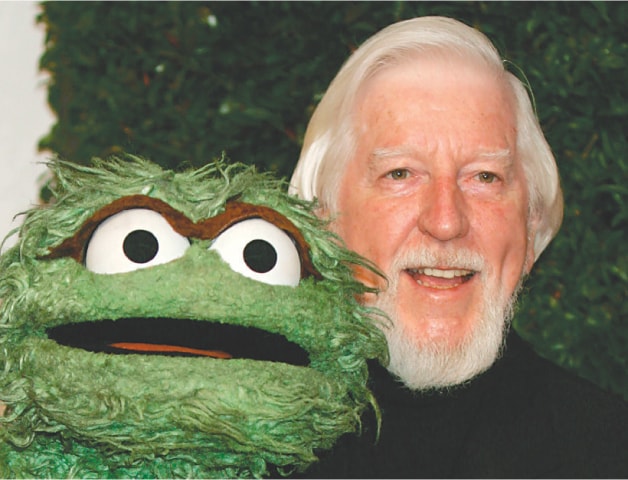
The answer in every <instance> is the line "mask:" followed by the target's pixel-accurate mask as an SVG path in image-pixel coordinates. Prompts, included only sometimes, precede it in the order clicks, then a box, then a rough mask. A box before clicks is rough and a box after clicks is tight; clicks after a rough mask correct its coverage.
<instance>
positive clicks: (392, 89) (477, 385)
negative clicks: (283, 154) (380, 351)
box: [291, 17, 628, 478]
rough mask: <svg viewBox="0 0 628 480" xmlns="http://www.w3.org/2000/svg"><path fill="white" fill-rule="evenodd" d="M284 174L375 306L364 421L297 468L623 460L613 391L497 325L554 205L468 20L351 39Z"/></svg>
mask: <svg viewBox="0 0 628 480" xmlns="http://www.w3.org/2000/svg"><path fill="white" fill-rule="evenodd" d="M291 188H292V191H293V193H295V194H298V195H300V196H301V197H303V198H307V199H312V198H318V200H319V202H320V214H321V215H323V216H325V217H329V218H330V219H331V220H332V223H331V228H333V229H334V231H336V232H337V233H338V234H339V236H340V237H341V238H342V239H343V240H344V241H345V242H346V244H347V245H348V246H349V247H350V248H352V249H353V250H355V251H357V252H358V253H360V254H362V255H363V256H365V257H366V258H368V259H369V260H371V261H372V262H373V263H374V264H375V265H376V266H377V267H378V268H379V269H380V270H381V271H382V273H383V274H384V276H385V280H384V279H383V277H378V276H375V275H372V274H369V273H368V272H364V271H357V272H356V275H357V276H358V277H359V278H361V279H362V280H363V281H364V282H365V283H366V284H368V285H371V286H373V287H376V288H377V289H378V290H379V294H377V295H375V294H373V295H371V296H367V297H365V298H364V302H365V303H367V304H370V305H373V306H376V307H378V308H379V309H381V310H383V311H384V312H386V313H387V315H388V317H389V318H390V324H384V325H382V328H383V330H384V332H385V334H386V336H387V339H388V344H389V350H390V364H389V365H387V369H383V368H379V367H375V368H373V371H372V388H373V391H374V393H375V396H376V398H377V399H378V401H379V404H380V406H381V410H382V427H381V432H379V436H378V435H377V434H376V433H375V431H374V430H375V427H374V426H373V425H372V423H370V422H368V421H366V420H365V427H364V430H365V433H364V434H363V435H362V436H361V437H358V438H355V437H349V438H345V439H343V441H341V442H340V444H339V445H338V446H337V448H336V449H335V451H334V452H333V454H332V455H330V456H328V457H325V458H323V459H322V461H321V463H320V465H319V466H318V467H317V468H316V469H314V471H313V472H311V473H312V474H313V475H315V476H334V477H359V478H366V477H397V478H399V477H539V476H541V477H567V476H568V477H610V476H612V477H625V476H626V475H628V455H627V454H626V452H628V439H627V438H628V437H627V435H626V430H627V429H628V423H627V418H628V413H627V409H626V404H625V403H624V402H622V401H621V400H619V399H617V398H615V397H613V396H611V395H609V394H606V393H604V392H601V391H599V390H598V389H597V388H595V387H594V386H592V385H591V384H589V383H588V382H585V381H584V380H581V379H578V378H577V377H574V376H572V375H570V374H568V373H567V372H564V371H562V370H561V369H559V368H557V367H556V366H554V365H552V364H550V363H549V362H546V361H545V360H543V359H541V358H540V357H538V356H537V355H536V354H535V353H534V352H533V351H532V350H531V349H530V348H529V347H528V346H527V345H526V344H525V343H524V342H523V341H522V340H521V339H520V338H519V337H517V335H516V334H515V333H514V332H509V325H510V320H511V318H512V314H513V306H514V304H515V302H516V297H517V293H518V291H519V289H520V287H521V284H522V281H523V279H524V277H525V276H526V275H527V274H528V273H529V272H530V269H531V268H532V266H533V264H534V262H535V260H536V259H537V258H538V257H539V255H540V254H541V252H542V251H543V249H544V248H545V247H546V246H547V244H548V243H549V242H550V240H551V239H552V238H553V237H554V235H555V234H556V232H557V231H558V229H559V226H560V223H561V220H562V208H563V205H562V194H561V190H560V184H559V177H558V171H557V168H556V164H555V161H554V158H553V155H552V153H551V150H550V148H549V146H548V145H547V142H546V141H545V138H544V136H543V133H542V132H541V129H540V127H539V124H538V121H537V119H536V117H535V114H534V112H533V109H532V107H531V104H530V100H529V98H528V95H527V92H526V89H525V88H524V86H523V85H522V84H521V82H520V81H519V80H518V79H517V78H516V77H514V76H513V75H512V74H510V73H509V72H507V71H506V70H505V69H504V66H503V62H502V59H501V58H500V56H499V54H498V53H497V51H496V50H495V48H494V47H493V45H492V44H491V43H490V41H489V40H488V39H487V38H486V37H485V36H484V35H482V34H481V33H479V32H478V31H476V30H474V29H472V28H470V27H468V26H466V25H464V24H462V23H460V22H457V21H455V20H452V19H447V18H441V17H422V18H416V19H412V20H408V21H404V22H400V23H397V24H394V25H391V26H389V27H388V28H386V29H384V30H382V31H381V32H379V33H378V34H376V35H375V36H373V37H372V38H371V39H369V40H368V41H367V42H365V43H364V44H363V45H362V46H361V47H360V48H359V49H358V50H357V51H356V52H355V53H354V54H353V55H352V56H351V57H350V58H349V60H348V61H347V62H346V64H345V65H344V66H343V67H342V69H341V70H340V72H339V73H338V75H337V76H336V78H335V79H334V80H333V82H332V83H331V85H330V87H329V89H328V91H327V92H326V94H325V96H324V97H323V99H322V100H321V102H320V104H319V106H318V108H317V110H316V112H315V113H314V115H313V117H312V119H311V122H310V124H309V127H308V130H307V132H306V136H305V141H304V146H303V150H302V155H301V158H300V160H299V163H298V165H297V167H296V170H295V173H294V176H293V178H292V181H291ZM377 436H378V438H377V439H376V438H375V437H377Z"/></svg>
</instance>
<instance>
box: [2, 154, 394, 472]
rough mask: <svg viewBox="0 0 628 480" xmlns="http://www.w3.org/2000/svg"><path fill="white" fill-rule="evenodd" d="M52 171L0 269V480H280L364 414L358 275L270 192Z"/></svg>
mask: <svg viewBox="0 0 628 480" xmlns="http://www.w3.org/2000/svg"><path fill="white" fill-rule="evenodd" d="M50 166H51V169H52V170H53V173H54V178H55V179H56V180H55V181H56V186H55V195H54V197H55V198H54V200H53V201H52V202H51V203H50V205H47V206H45V207H42V208H35V209H32V210H30V211H29V212H27V213H26V216H25V219H24V222H23V225H22V227H21V228H20V236H19V240H18V243H17V244H16V245H15V246H14V247H13V248H11V249H10V250H8V251H7V252H6V253H5V254H4V255H3V256H2V257H1V258H0V298H1V299H2V300H1V302H2V304H1V306H0V410H1V411H2V416H1V417H0V477H40V478H41V477H57V478H58V477H81V478H86V477H99V478H105V477H109V478H112V477H127V478H130V477H133V478H140V477H151V478H153V477H169V478H174V477H205V478H208V477H261V476H266V475H276V474H285V473H290V472H294V471H301V470H303V469H305V468H306V467H307V466H308V465H310V464H312V463H313V462H315V461H316V454H317V452H318V451H320V450H322V449H328V448H330V447H331V446H332V445H333V444H334V442H335V440H336V439H337V438H338V437H339V436H340V435H342V434H343V433H346V432H350V431H355V430H357V429H359V425H360V421H359V418H360V415H361V413H362V412H363V411H364V410H365V409H367V408H375V409H376V406H375V403H374V400H373V399H372V396H371V394H370V392H369V390H368V388H367V386H366V381H367V375H368V373H367V359H377V360H379V361H381V362H386V355H387V353H386V347H385V341H384V339H383V336H382V335H381V333H380V329H379V328H378V326H377V325H376V322H379V321H381V320H380V319H379V318H378V317H377V315H376V314H375V312H372V311H370V310H368V309H366V308H364V307H362V306H360V305H359V303H358V302H357V301H356V298H357V297H358V296H359V295H360V294H362V293H364V292H365V288H364V287H363V286H362V285H361V284H359V283H357V282H356V281H354V280H353V275H352V274H353V271H354V270H353V269H354V268H356V267H357V268H359V267H364V266H365V264H364V263H362V262H361V260H360V259H359V258H357V257H356V256H355V255H353V254H352V253H351V252H348V251H347V250H345V249H343V248H342V247H341V246H340V245H339V242H338V241H337V240H336V238H335V237H334V236H333V235H332V234H330V233H328V231H327V230H326V229H325V228H324V227H325V226H324V225H323V224H322V223H321V222H320V221H319V220H317V218H316V217H315V215H314V214H313V213H312V206H311V205H310V204H307V203H305V202H302V201H300V200H297V199H295V198H292V197H290V196H288V195H287V194H286V193H285V188H284V187H285V185H284V183H283V182H281V181H278V180H275V179H273V178H271V177H270V176H268V175H265V174H260V173H256V172H255V171H254V169H253V168H252V167H246V166H243V165H240V164H228V163H226V161H225V160H218V161H216V162H215V163H212V164H210V165H207V166H205V167H203V168H200V169H197V170H189V171H184V172H173V171H169V170H164V169H162V168H160V167H159V166H157V165H155V164H153V163H150V162H148V161H146V160H143V159H140V158H136V157H131V156H124V157H122V158H112V159H109V160H107V161H101V160H95V161H94V163H93V165H92V166H89V167H84V166H79V165H75V164H70V163H66V162H63V161H60V160H56V161H52V162H51V164H50Z"/></svg>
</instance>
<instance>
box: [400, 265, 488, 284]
mask: <svg viewBox="0 0 628 480" xmlns="http://www.w3.org/2000/svg"><path fill="white" fill-rule="evenodd" d="M405 272H406V273H407V274H408V275H410V276H411V277H412V278H413V279H414V281H415V282H417V283H418V284H419V285H424V286H426V287H430V288H436V289H447V288H454V287H457V286H458V285H461V284H463V283H466V282H468V281H469V280H471V278H472V277H473V276H474V275H475V274H476V273H477V272H476V271H474V270H466V269H454V268H449V269H439V268H427V267H426V268H408V269H406V270H405Z"/></svg>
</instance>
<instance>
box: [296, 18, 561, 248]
mask: <svg viewBox="0 0 628 480" xmlns="http://www.w3.org/2000/svg"><path fill="white" fill-rule="evenodd" d="M434 53H436V54H442V55H448V56H452V55H453V56H462V57H464V58H472V59H474V61H477V62H478V63H480V64H481V65H483V66H485V67H486V68H488V69H491V70H492V71H494V72H497V73H498V74H499V75H500V76H501V77H502V78H503V80H504V82H505V84H506V86H509V87H510V89H511V91H512V95H513V99H514V108H515V112H516V122H517V149H518V152H519V156H520V159H521V162H522V165H523V169H524V172H525V176H526V180H527V184H528V197H529V213H530V215H533V216H534V217H535V218H536V219H537V221H538V223H537V225H538V227H537V229H536V232H535V238H534V253H535V259H536V258H538V256H539V255H540V254H541V252H542V251H543V250H544V249H545V247H547V245H548V244H549V242H550V241H551V240H552V238H553V237H554V236H555V235H556V233H557V232H558V229H559V228H560V224H561V222H562V216H563V198H562V192H561V189H560V179H559V175H558V168H557V167H556V162H555V160H554V156H553V154H552V151H551V149H550V147H549V145H548V144H547V141H546V140H545V137H544V136H543V132H542V131H541V128H540V126H539V123H538V119H537V118H536V114H535V112H534V109H533V107H532V104H531V102H530V98H529V96H528V92H527V90H526V87H525V86H524V85H523V84H522V82H521V81H520V80H519V79H518V78H517V77H515V76H514V75H513V74H511V73H510V72H508V71H507V70H506V69H505V67H504V62H503V61H502V59H501V57H500V55H499V53H498V52H497V50H496V49H495V47H494V46H493V44H492V43H491V42H490V40H488V38H487V37H486V36H485V35H484V34H482V33H480V32H479V31H477V30H475V29H473V28H471V27H469V26H467V25H465V24H464V23H461V22H459V21H457V20H453V19H451V18H446V17H419V18H413V19H410V20H405V21H402V22H398V23H395V24H393V25H390V26H389V27H387V28H385V29H383V30H381V31H380V32H379V33H377V34H375V35H374V36H372V37H371V38H370V39H368V40H367V41H366V42H364V44H362V45H361V46H360V48H358V49H357V50H356V51H355V52H354V53H353V54H352V55H351V56H350V57H349V59H348V60H347V61H346V63H345V64H344V65H343V66H342V68H341V69H340V71H339V72H338V74H337V75H336V77H335V78H334V80H333V81H332V82H331V84H330V86H329V88H328V90H327V92H326V93H325V95H324V96H323V98H322V100H321V102H320V103H319V105H318V107H317V108H316V111H315V112H314V115H313V116H312V118H311V120H310V123H309V125H308V128H307V131H306V133H305V139H304V144H303V148H302V150H301V156H300V158H299V162H298V164H297V166H296V168H295V171H294V174H293V176H292V179H291V181H290V192H291V193H292V194H296V195H298V196H300V197H301V198H305V199H307V200H312V199H314V198H317V199H318V201H319V203H320V205H321V207H323V208H325V209H326V210H327V211H328V212H330V213H335V212H336V206H337V205H336V203H337V195H338V191H339V184H340V181H341V179H342V176H343V173H344V171H345V168H346V165H347V162H348V160H349V159H350V158H352V156H353V154H354V152H355V149H356V139H355V133H354V125H353V114H354V110H355V105H356V99H357V95H358V93H359V92H360V89H361V87H362V86H363V85H364V83H365V82H366V81H367V80H368V79H370V78H371V77H372V76H373V75H375V74H376V73H378V72H380V71H381V70H383V69H386V68H390V67H394V66H396V65H399V64H401V63H404V62H409V61H413V62H417V61H420V56H421V55H426V54H434Z"/></svg>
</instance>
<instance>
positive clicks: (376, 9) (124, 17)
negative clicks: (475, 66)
mask: <svg viewBox="0 0 628 480" xmlns="http://www.w3.org/2000/svg"><path fill="white" fill-rule="evenodd" d="M434 14H437V15H448V16H453V17H455V18H458V19H460V20H462V21H464V22H466V23H468V24H471V25H473V26H476V27H478V28H479V29H480V30H482V31H483V32H484V33H486V34H487V35H488V36H489V37H490V38H491V39H492V40H493V41H494V42H495V44H496V45H497V47H498V48H499V50H500V51H501V53H502V55H503V56H504V57H505V58H507V59H508V60H509V61H511V62H512V64H513V65H514V71H519V74H520V75H522V74H521V72H525V76H526V78H527V79H528V81H529V83H530V85H531V87H532V89H533V91H534V96H535V102H536V105H537V110H538V115H539V117H540V119H541V123H542V125H543V128H544V131H545V132H546V135H547V138H548V140H549V142H550V144H551V145H552V148H553V150H554V152H555V154H556V157H557V161H558V164H559V168H560V170H561V175H562V181H563V186H564V190H565V199H566V209H565V221H564V224H563V228H562V230H561V232H560V233H559V235H558V237H557V238H556V240H555V241H554V242H553V244H551V246H550V248H549V249H548V250H547V251H546V252H545V253H544V254H543V255H542V257H541V259H540V261H539V262H538V263H537V265H536V266H535V269H534V270H533V273H532V275H531V278H530V279H529V281H528V283H527V289H526V292H525V294H524V297H523V299H522V303H521V306H520V309H519V312H518V315H517V318H516V323H515V326H516V328H517V330H518V331H519V332H520V333H521V334H522V335H523V336H524V337H525V338H527V339H528V340H530V341H531V342H532V343H533V344H534V345H535V347H536V348H537V350H538V351H539V352H540V353H541V354H543V355H544V356H546V357H548V358H550V359H553V360H554V361H556V362H557V363H559V364H561V365H563V366H565V367H566V368H568V369H570V370H573V371H576V372H578V373H579V374H580V375H582V376H584V377H586V378H589V379H591V380H592V381H593V382H595V383H597V384H599V385H601V386H602V387H604V388H606V389H611V390H613V391H615V392H617V393H619V394H621V395H623V396H624V397H625V398H626V399H628V382H626V372H627V371H628V362H627V358H626V357H627V355H626V353H627V348H626V346H627V345H628V325H627V324H626V321H625V320H626V318H627V316H628V315H627V314H628V303H627V302H626V296H627V292H628V288H627V287H628V246H627V244H628V242H627V241H626V233H627V230H628V228H627V227H628V195H627V194H628V174H627V173H628V140H627V138H626V131H627V125H628V122H627V117H628V100H627V98H626V90H627V87H626V84H627V83H628V63H627V62H628V38H627V35H628V33H627V32H628V30H627V26H628V3H625V2H609V3H605V2H594V3H589V2H573V3H572V2H556V3H554V2H539V3H528V2H381V3H380V2H320V3H319V2H259V3H258V2H250V3H249V2H189V3H188V2H172V3H171V2H124V3H117V2H87V3H84V2H76V3H75V2H49V3H43V4H42V13H41V15H40V17H39V21H40V22H42V23H43V24H44V25H45V27H46V29H47V41H46V49H45V53H44V55H43V56H42V58H41V67H42V69H44V70H46V71H48V72H50V74H51V83H50V87H49V102H50V106H51V107H52V109H53V110H54V112H55V113H56V115H57V118H58V121H57V123H56V125H54V127H53V128H52V130H51V132H50V133H49V135H47V136H46V138H43V139H42V140H41V148H42V149H43V150H49V151H52V152H58V153H59V154H60V155H61V156H62V157H65V158H66V159H69V160H72V161H75V162H79V163H85V162H86V161H87V160H88V159H89V158H90V157H92V156H101V157H102V156H107V155H109V154H111V153H116V152H120V151H127V152H132V153H137V154H140V155H143V156H146V157H149V158H151V159H152V160H154V161H156V162H158V163H160V164H162V165H163V166H166V167H171V168H178V167H187V166H200V165H202V164H205V163H207V162H208V161H210V160H211V159H212V158H214V157H216V156H218V155H219V154H220V153H221V152H222V151H223V150H225V151H226V152H227V154H228V156H229V157H231V158H232V159H233V160H237V161H241V162H245V163H252V164H256V165H257V166H259V168H260V169H262V170H272V171H274V172H276V173H277V175H280V176H289V175H290V173H291V171H292V169H293V167H294V164H295V161H296V159H297V157H298V152H299V147H300V142H301V140H302V136H303V133H304V130H305V127H306V124H307V121H308V119H309V117H310V115H311V113H312V110H313V108H314V106H315V105H316V103H317V101H318V100H319V99H320V96H321V94H322V93H323V92H324V90H325V88H326V87H327V85H328V83H329V82H330V80H331V79H332V78H333V76H334V75H335V73H336V71H337V70H338V68H339V67H340V65H341V64H342V62H343V61H344V60H345V59H346V57H347V56H348V55H349V53H350V52H351V51H352V50H353V49H355V48H356V46H357V45H359V44H360V43H361V42H362V41H364V40H365V39H366V38H367V37H369V36H370V35H371V34H373V33H374V32H376V31H377V30H379V29H380V28H382V27H384V26H385V25H388V24H389V23H392V22H394V21H397V20H401V19H405V18H410V17H413V16H418V15H434ZM521 78H522V77H521Z"/></svg>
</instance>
